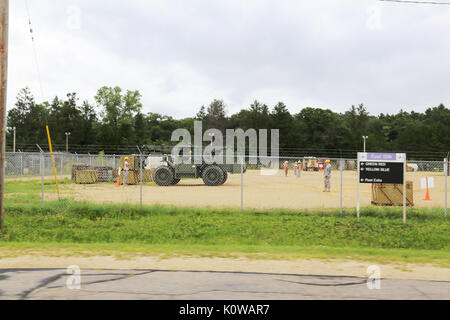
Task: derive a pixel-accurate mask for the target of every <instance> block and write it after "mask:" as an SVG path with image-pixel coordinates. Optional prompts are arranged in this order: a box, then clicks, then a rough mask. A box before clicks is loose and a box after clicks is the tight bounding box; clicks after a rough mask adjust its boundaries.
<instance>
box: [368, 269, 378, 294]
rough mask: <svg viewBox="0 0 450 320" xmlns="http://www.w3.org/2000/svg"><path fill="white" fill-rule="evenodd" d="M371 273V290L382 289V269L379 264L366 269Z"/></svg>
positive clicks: (369, 280) (369, 279)
mask: <svg viewBox="0 0 450 320" xmlns="http://www.w3.org/2000/svg"><path fill="white" fill-rule="evenodd" d="M366 272H367V273H368V274H369V277H368V278H367V288H368V289H369V290H379V289H381V269H380V267H379V266H376V265H371V266H369V267H368V268H367V271H366Z"/></svg>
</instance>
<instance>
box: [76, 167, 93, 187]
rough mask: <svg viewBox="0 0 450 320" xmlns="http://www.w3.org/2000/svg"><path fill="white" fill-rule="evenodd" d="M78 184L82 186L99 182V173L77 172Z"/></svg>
mask: <svg viewBox="0 0 450 320" xmlns="http://www.w3.org/2000/svg"><path fill="white" fill-rule="evenodd" d="M75 181H76V183H80V184H92V183H96V182H97V181H98V172H97V170H77V172H76V177H75Z"/></svg>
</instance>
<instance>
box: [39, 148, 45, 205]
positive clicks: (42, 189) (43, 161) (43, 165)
mask: <svg viewBox="0 0 450 320" xmlns="http://www.w3.org/2000/svg"><path fill="white" fill-rule="evenodd" d="M40 165H41V209H44V195H45V194H44V182H45V178H44V171H45V158H44V153H43V152H41V161H40Z"/></svg>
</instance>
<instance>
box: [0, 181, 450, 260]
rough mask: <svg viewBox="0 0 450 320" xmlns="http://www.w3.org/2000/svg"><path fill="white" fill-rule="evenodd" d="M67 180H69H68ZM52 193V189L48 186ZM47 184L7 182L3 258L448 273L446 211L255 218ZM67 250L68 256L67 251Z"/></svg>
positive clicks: (0, 239) (255, 214)
mask: <svg viewBox="0 0 450 320" xmlns="http://www.w3.org/2000/svg"><path fill="white" fill-rule="evenodd" d="M62 183H69V181H63V182H62ZM48 186H49V187H53V188H54V186H52V185H51V184H49V185H48ZM40 188H41V186H40V183H39V182H37V181H20V182H15V181H14V182H8V183H7V184H6V188H5V199H6V200H5V217H4V230H3V232H2V233H1V234H0V257H1V256H10V255H19V254H25V253H26V252H29V251H36V250H45V251H46V252H47V253H48V254H52V253H53V254H56V253H57V252H65V253H61V254H67V252H74V253H76V252H78V253H80V252H84V254H86V253H87V252H89V254H92V255H95V254H101V253H102V254H105V253H113V254H120V253H121V252H122V253H127V254H137V253H140V254H141V253H142V254H169V255H171V254H187V255H200V256H233V255H245V256H248V257H255V258H261V257H263V258H264V257H266V258H267V257H268V258H279V259H291V258H328V259H341V258H342V259H359V260H374V261H407V262H431V263H433V264H436V265H440V266H446V267H449V266H450V259H449V258H450V255H449V253H450V250H449V249H450V222H449V221H448V219H447V218H445V217H443V215H442V210H441V209H428V210H422V209H421V210H418V209H408V222H407V224H406V225H404V224H403V223H402V219H401V208H363V209H362V212H361V219H360V221H359V222H358V221H357V220H356V217H355V212H354V210H349V211H345V212H344V213H343V214H342V215H341V214H340V213H339V210H330V211H320V212H311V211H301V212H299V211H286V210H283V211H277V210H271V211H255V210H248V211H244V212H240V211H238V210H228V209H200V208H180V207H170V206H156V205H155V206H147V207H144V208H143V209H142V210H140V208H139V207H138V206H131V205H112V204H111V205H99V204H91V203H81V202H75V201H72V200H67V199H66V200H61V201H58V200H55V201H46V203H45V209H44V210H41V209H40V196H39V192H40ZM61 250H62V251H61Z"/></svg>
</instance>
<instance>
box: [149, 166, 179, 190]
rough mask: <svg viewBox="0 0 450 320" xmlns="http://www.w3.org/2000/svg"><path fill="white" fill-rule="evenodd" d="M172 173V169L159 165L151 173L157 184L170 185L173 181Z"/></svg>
mask: <svg viewBox="0 0 450 320" xmlns="http://www.w3.org/2000/svg"><path fill="white" fill-rule="evenodd" d="M173 176H174V174H173V170H172V169H171V168H169V167H166V166H161V167H159V168H157V169H156V170H155V173H154V174H153V181H155V183H156V184H157V185H158V186H164V187H165V186H170V185H172V184H173V182H174V177H173Z"/></svg>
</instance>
